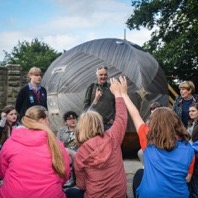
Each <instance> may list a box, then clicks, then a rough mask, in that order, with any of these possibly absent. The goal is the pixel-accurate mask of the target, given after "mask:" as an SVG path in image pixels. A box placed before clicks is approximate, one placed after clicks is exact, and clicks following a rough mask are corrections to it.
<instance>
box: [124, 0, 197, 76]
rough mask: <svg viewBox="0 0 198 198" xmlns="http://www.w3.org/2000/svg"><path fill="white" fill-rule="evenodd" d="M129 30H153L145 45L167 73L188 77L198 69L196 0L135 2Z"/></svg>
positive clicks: (147, 0)
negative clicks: (143, 28)
mask: <svg viewBox="0 0 198 198" xmlns="http://www.w3.org/2000/svg"><path fill="white" fill-rule="evenodd" d="M132 6H133V7H134V12H133V14H132V15H131V16H130V18H129V19H128V20H127V22H126V23H127V25H128V27H129V29H138V30H139V29H140V27H145V28H147V29H150V30H153V33H152V35H151V39H150V40H149V41H148V42H146V43H145V44H144V46H143V47H144V48H145V49H147V50H148V51H149V52H150V53H151V54H153V55H154V56H155V58H156V59H157V60H158V62H159V63H160V65H161V66H162V68H163V69H164V70H165V73H166V75H167V76H173V77H175V78H177V79H179V80H185V79H186V78H187V77H188V76H189V75H191V74H192V73H193V72H194V71H196V70H197V69H198V50H197V49H198V14H197V13H198V2H197V0H150V1H149V0H142V1H132Z"/></svg>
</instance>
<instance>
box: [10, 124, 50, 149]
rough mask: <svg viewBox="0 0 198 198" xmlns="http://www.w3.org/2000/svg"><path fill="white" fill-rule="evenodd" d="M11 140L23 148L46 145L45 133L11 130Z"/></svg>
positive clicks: (19, 128)
mask: <svg viewBox="0 0 198 198" xmlns="http://www.w3.org/2000/svg"><path fill="white" fill-rule="evenodd" d="M11 139H12V140H14V141H16V142H18V143H20V144H23V145H25V146H39V145H43V144H46V139H47V133H46V132H45V131H38V130H36V131H35V130H31V129H27V128H25V127H18V128H16V129H13V131H12V136H11Z"/></svg>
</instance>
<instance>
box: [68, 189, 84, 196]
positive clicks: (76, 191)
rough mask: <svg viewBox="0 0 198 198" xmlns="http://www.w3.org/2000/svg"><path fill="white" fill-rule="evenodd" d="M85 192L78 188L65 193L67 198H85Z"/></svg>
mask: <svg viewBox="0 0 198 198" xmlns="http://www.w3.org/2000/svg"><path fill="white" fill-rule="evenodd" d="M84 192H85V191H83V190H79V189H78V188H69V189H67V190H66V191H65V194H66V196H67V198H84Z"/></svg>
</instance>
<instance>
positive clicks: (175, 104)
mask: <svg viewBox="0 0 198 198" xmlns="http://www.w3.org/2000/svg"><path fill="white" fill-rule="evenodd" d="M178 100H179V97H176V99H175V102H174V103H173V111H174V112H177V106H178Z"/></svg>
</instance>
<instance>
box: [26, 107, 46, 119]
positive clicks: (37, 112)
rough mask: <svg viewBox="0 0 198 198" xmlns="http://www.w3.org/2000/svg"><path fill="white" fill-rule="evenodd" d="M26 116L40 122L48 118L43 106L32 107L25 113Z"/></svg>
mask: <svg viewBox="0 0 198 198" xmlns="http://www.w3.org/2000/svg"><path fill="white" fill-rule="evenodd" d="M25 116H27V117H28V118H31V119H32V120H35V121H39V120H40V119H46V118H47V110H46V109H45V107H43V106H40V105H35V106H33V107H30V108H29V109H28V110H27V111H26V112H25Z"/></svg>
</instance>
